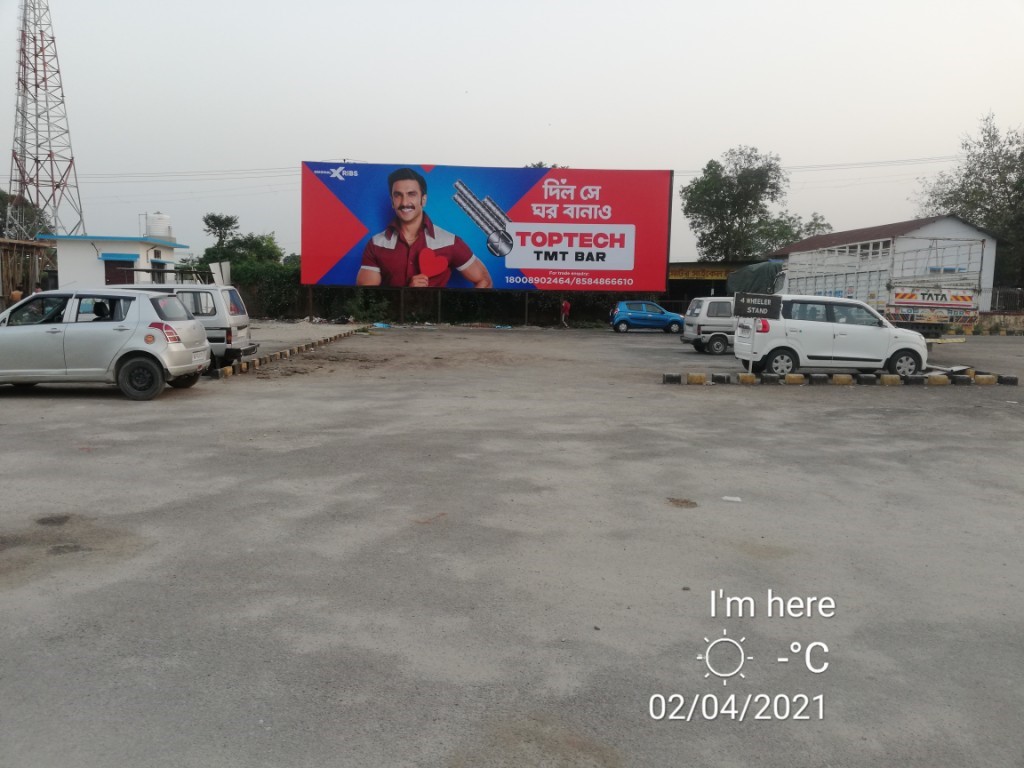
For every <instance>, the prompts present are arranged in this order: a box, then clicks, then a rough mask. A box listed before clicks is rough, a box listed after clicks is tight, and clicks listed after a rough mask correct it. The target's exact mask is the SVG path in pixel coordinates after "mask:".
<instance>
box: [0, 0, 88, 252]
mask: <svg viewBox="0 0 1024 768" xmlns="http://www.w3.org/2000/svg"><path fill="white" fill-rule="evenodd" d="M10 179H11V189H10V193H11V196H12V200H11V204H10V205H8V208H7V222H6V225H7V226H6V232H5V234H6V236H7V237H8V238H11V239H16V240H33V239H34V238H35V237H36V235H39V234H40V233H41V232H42V231H43V230H44V228H45V227H46V225H47V223H48V224H49V225H50V227H52V230H53V234H63V235H81V234H85V221H84V218H83V216H82V201H81V198H80V197H79V195H78V175H77V173H76V172H75V157H74V155H73V154H72V152H71V131H70V130H69V128H68V115H67V110H66V109H65V106H64V88H63V86H62V85H61V78H60V65H59V64H58V63H57V44H56V41H55V40H54V38H53V24H52V23H51V21H50V8H49V3H48V2H47V0H22V2H21V37H20V52H19V55H18V104H17V108H16V111H15V116H14V148H13V149H12V150H11V176H10ZM15 202H17V203H19V204H15ZM26 202H27V203H29V205H25V204H24V203H26ZM40 212H41V213H42V214H43V216H42V217H40V216H39V215H38V214H39V213H40Z"/></svg>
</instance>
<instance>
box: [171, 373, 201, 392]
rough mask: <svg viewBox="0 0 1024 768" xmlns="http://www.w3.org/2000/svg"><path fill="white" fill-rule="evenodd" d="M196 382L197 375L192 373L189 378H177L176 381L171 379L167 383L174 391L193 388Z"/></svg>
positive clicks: (197, 379)
mask: <svg viewBox="0 0 1024 768" xmlns="http://www.w3.org/2000/svg"><path fill="white" fill-rule="evenodd" d="M197 381H199V374H198V373H193V374H191V375H189V376H179V377H178V378H176V379H171V380H170V381H168V382H167V383H168V384H170V385H171V386H172V387H174V388H175V389H188V388H189V387H193V386H195V383H196V382H197Z"/></svg>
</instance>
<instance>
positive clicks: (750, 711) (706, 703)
mask: <svg viewBox="0 0 1024 768" xmlns="http://www.w3.org/2000/svg"><path fill="white" fill-rule="evenodd" d="M647 713H648V715H650V717H651V719H652V720H682V721H683V722H687V723H690V722H694V721H695V720H709V721H710V720H736V721H738V722H741V723H742V722H746V721H748V720H824V719H825V695H824V694H821V693H819V694H817V695H816V696H808V695H807V694H806V693H797V694H792V695H791V694H787V693H777V694H769V693H747V694H742V693H741V694H735V693H730V694H728V695H724V696H719V695H718V694H715V693H699V694H696V695H694V696H690V697H686V696H684V695H683V694H681V693H671V694H668V695H662V694H660V693H656V694H654V695H653V696H651V697H650V698H649V699H648V700H647Z"/></svg>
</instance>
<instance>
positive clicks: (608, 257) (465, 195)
mask: <svg viewBox="0 0 1024 768" xmlns="http://www.w3.org/2000/svg"><path fill="white" fill-rule="evenodd" d="M672 202H673V201H672V172H671V171H625V170H586V169H577V168H477V167H471V166H443V165H417V166H401V165H376V164H368V163H345V164H339V163H318V162H306V163H303V164H302V283H303V285H358V286H381V287H392V288H406V287H411V288H420V287H430V288H493V289H497V290H514V291H558V292H565V291H620V292H621V291H629V292H632V291H650V292H659V293H660V292H664V291H665V290H666V285H667V275H668V256H669V225H670V221H671V206H672Z"/></svg>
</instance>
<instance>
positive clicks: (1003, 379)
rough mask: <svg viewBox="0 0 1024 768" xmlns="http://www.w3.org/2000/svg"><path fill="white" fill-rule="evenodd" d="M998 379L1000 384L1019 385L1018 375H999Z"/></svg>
mask: <svg viewBox="0 0 1024 768" xmlns="http://www.w3.org/2000/svg"><path fill="white" fill-rule="evenodd" d="M996 381H998V382H999V383H1000V384H1006V385H1008V386H1011V387H1016V386H1017V377H1016V376H999V377H998V378H997V379H996Z"/></svg>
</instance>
